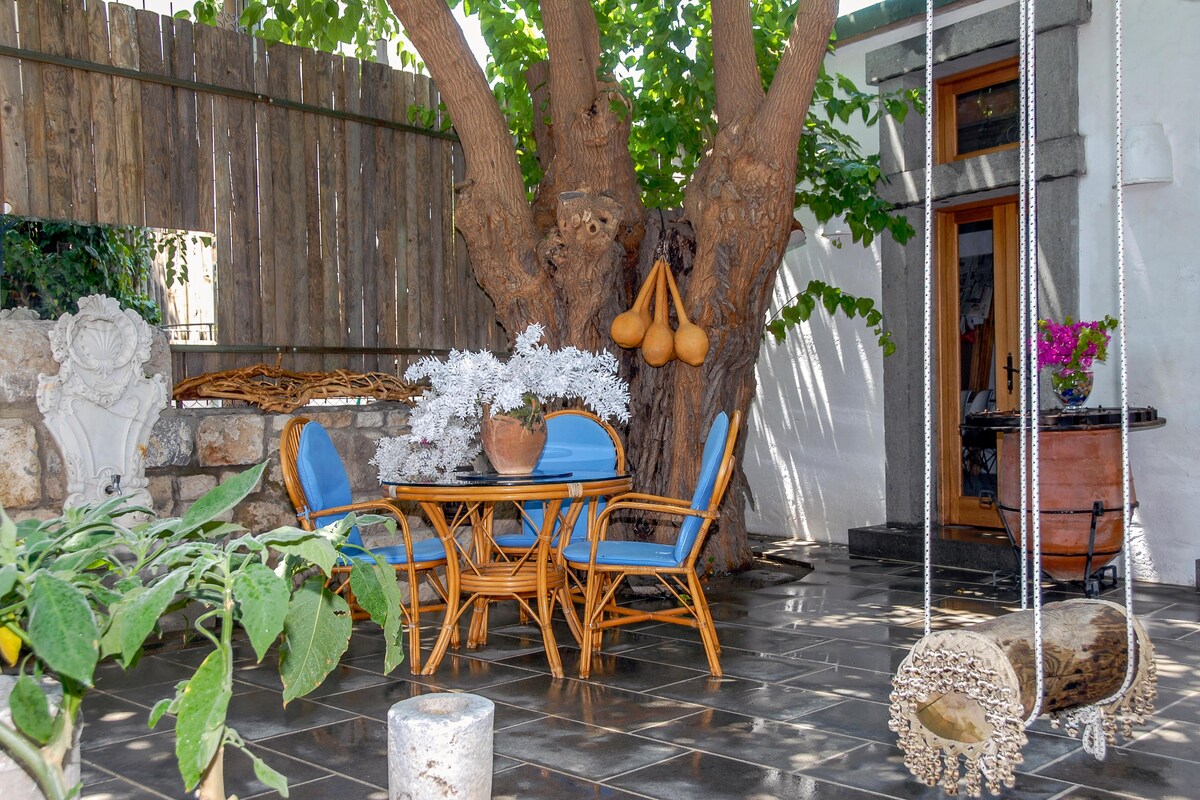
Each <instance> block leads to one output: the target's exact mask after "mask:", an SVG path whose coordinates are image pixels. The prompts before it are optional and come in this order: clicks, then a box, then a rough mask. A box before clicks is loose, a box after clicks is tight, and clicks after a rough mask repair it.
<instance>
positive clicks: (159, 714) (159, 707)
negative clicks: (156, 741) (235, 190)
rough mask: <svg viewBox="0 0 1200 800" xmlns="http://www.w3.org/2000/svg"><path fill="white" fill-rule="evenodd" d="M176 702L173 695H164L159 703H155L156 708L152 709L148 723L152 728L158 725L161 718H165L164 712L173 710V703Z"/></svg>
mask: <svg viewBox="0 0 1200 800" xmlns="http://www.w3.org/2000/svg"><path fill="white" fill-rule="evenodd" d="M174 702H175V699H174V698H173V697H164V698H163V699H162V700H159V701H158V702H157V703H155V704H154V708H152V709H150V720H149V722H148V725H149V726H150V727H151V728H154V727H157V725H158V722H159V720H161V719H162V718H163V715H164V714H166V713H167V712H168V711H170V710H171V704H172V703H174Z"/></svg>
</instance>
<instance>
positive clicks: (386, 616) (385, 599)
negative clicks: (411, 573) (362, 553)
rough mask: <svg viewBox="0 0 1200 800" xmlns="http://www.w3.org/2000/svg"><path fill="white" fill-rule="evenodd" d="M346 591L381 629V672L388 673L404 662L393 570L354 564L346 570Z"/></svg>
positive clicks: (399, 599) (377, 564) (401, 621)
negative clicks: (382, 657)
mask: <svg viewBox="0 0 1200 800" xmlns="http://www.w3.org/2000/svg"><path fill="white" fill-rule="evenodd" d="M350 588H351V589H352V590H353V591H354V597H355V599H356V600H358V604H359V605H360V606H362V608H363V609H364V610H365V611H366V612H367V613H368V614H370V615H371V619H372V620H374V621H375V623H376V624H377V625H379V627H381V628H383V638H384V641H385V642H386V651H385V653H384V659H383V671H384V673H385V674H386V673H389V672H391V671H392V670H394V669H395V668H396V667H398V666H400V663H401V662H402V661H404V619H403V616H402V614H401V611H400V608H401V606H402V605H403V603H404V600H403V598H402V597H401V596H400V587H399V586H398V585H397V584H396V569H395V568H394V567H392V566H391V565H390V564H383V563H380V562H378V561H375V562H371V563H367V562H362V561H356V562H355V564H354V566H353V567H351V569H350Z"/></svg>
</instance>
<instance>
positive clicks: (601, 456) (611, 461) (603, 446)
mask: <svg viewBox="0 0 1200 800" xmlns="http://www.w3.org/2000/svg"><path fill="white" fill-rule="evenodd" d="M616 468H617V448H616V447H615V446H614V445H613V440H612V437H610V436H609V435H608V431H607V430H605V429H604V426H602V425H600V424H599V423H597V422H596V421H595V420H594V419H592V418H591V417H585V416H583V415H582V414H559V415H557V416H554V417H550V418H549V419H548V420H546V449H545V450H543V451H542V457H541V458H540V459H538V463H537V466H536V467H535V469H536V470H537V471H539V472H612V471H613V470H615V469H616ZM588 502H589V501H587V500H584V501H583V504H584V505H583V508H581V509H580V510H579V518H578V519H577V520H576V522H575V527H574V529H572V532H571V536H572V537H576V536H578V537H583V536H586V535H587V525H588ZM604 505H605V503H604V500H600V501H599V503H598V505H597V510H596V513H600V512H601V511H603V510H604ZM545 506H546V504H545V502H544V501H542V500H531V501H529V502H527V503H525V505H524V508H525V513H526V514H528V515H529V518H528V519H526V520H525V525H524V528H523V533H522V536H523V538H524V539H527V540H528V546H532V545H533V539H535V538H536V537H537V532H538V528H537V527H535V526H539V527H540V526H541V524H542V521H543V519H544V514H545ZM570 507H571V501H570V500H564V501H563V504H562V507H561V513H562V514H564V515H565V514H566V513H567V511H568V509H570ZM557 538H558V537H557V532H556V534H555V539H557ZM515 543H516V540H515V538H514V544H515Z"/></svg>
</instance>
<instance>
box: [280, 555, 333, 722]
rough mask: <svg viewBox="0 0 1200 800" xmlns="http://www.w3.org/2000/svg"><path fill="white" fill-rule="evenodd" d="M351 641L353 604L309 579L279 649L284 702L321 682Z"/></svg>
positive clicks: (293, 606)
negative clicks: (349, 604) (351, 611)
mask: <svg viewBox="0 0 1200 800" xmlns="http://www.w3.org/2000/svg"><path fill="white" fill-rule="evenodd" d="M349 644H350V606H348V605H347V604H346V601H345V600H344V599H343V598H341V597H340V596H338V595H335V594H334V593H333V592H331V591H329V590H328V589H327V588H325V580H324V579H323V578H321V577H313V578H309V579H308V580H307V581H306V582H305V583H304V585H303V586H301V587H300V589H299V590H297V591H296V593H295V594H294V595H293V596H292V602H291V604H290V605H289V607H288V614H287V619H286V620H285V621H284V624H283V645H282V646H280V648H279V677H280V678H282V680H283V702H284V705H287V703H289V702H291V701H292V700H295V699H296V698H297V697H302V696H304V695H306V694H308V693H309V692H311V691H312V690H313V689H316V688H317V687H318V686H320V685H321V682H322V681H324V680H325V678H326V676H327V675H329V673H330V672H331V671H333V668H334V667H335V666H337V663H338V661H339V660H340V659H341V657H342V654H343V653H345V652H346V647H347V645H349Z"/></svg>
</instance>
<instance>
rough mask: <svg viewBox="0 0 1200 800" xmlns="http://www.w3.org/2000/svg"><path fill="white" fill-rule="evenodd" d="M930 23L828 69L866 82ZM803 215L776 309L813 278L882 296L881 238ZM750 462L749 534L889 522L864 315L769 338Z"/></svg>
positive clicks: (753, 416)
mask: <svg viewBox="0 0 1200 800" xmlns="http://www.w3.org/2000/svg"><path fill="white" fill-rule="evenodd" d="M1004 4H1005V2H1003V0H985V1H984V2H980V3H976V4H974V5H970V6H968V7H966V8H959V9H954V10H952V11H948V12H945V13H941V14H939V15H938V26H939V27H940V26H942V25H948V24H951V23H953V22H957V21H960V20H962V19H964V18H966V17H969V16H974V15H975V14H980V13H983V12H985V11H991V10H992V9H994V8H999V7H1000V6H1002V5H1004ZM922 24H923V23H922V22H921V20H918V21H917V22H914V23H910V24H907V25H903V26H900V27H898V28H895V29H892V30H887V31H883V32H881V33H878V34H875V35H873V36H870V37H868V38H866V39H863V40H859V41H855V42H850V43H847V44H844V45H842V46H841V47H839V48H838V50H837V53H836V54H834V55H833V56H830V57H829V58H827V59H826V63H825V66H826V69H828V70H830V71H831V72H840V73H842V74H844V75H848V76H849V77H851V78H852V79H853V80H854V81H855V83H857V84H858V86H859V88H860V89H867V88H869V87H868V84H867V80H866V64H865V59H866V53H867V52H869V51H871V50H876V49H878V48H880V47H884V46H886V45H889V44H893V43H895V42H899V41H902V40H904V39H908V38H911V37H913V36H919V35H920V34H921V31H922ZM849 131H850V133H851V134H852V135H854V136H855V137H856V138H857V139H858V141H859V143H860V144H861V145H862V149H863V151H864V152H868V153H872V152H878V150H879V133H878V129H876V128H867V127H866V126H864V125H863V124H861V122H860V121H858V120H857V119H856V120H854V121H853V122H852V124H851V125H850V126H849ZM801 223H802V224H803V225H804V227H805V230H806V231H807V232H808V241H807V242H806V243H805V244H804V245H802V246H800V247H793V248H791V249H790V250H789V251H788V253H787V255H786V256H785V258H784V262H783V267H782V268H781V269H780V271H779V278H778V281H777V282H776V286H775V306H774V307H775V308H778V307H779V306H780V305H782V304H783V303H784V302H786V301H787V300H788V299H789V298H791V297H792V296H794V295H795V294H796V292H797V291H799V290H800V289H803V288H804V287H805V286H806V285H807V284H808V282H809V281H810V280H812V279H813V278H816V279H818V280H822V281H826V282H827V283H831V284H833V285H835V286H838V287H840V288H842V289H844V290H845V291H847V292H850V293H851V294H856V295H866V296H867V297H871V298H874V299H875V300H876V301H877V302H878V301H879V300H880V288H881V279H880V264H879V248H878V245H874V246H872V247H871V248H870V249H864V248H863V247H861V246H860V245H857V244H853V243H851V242H850V241H849V240H848V239H847V241H846V243H845V245H844V246H843V247H842V248H841V249H840V250H839V249H837V248H835V247H833V246H832V245H831V244H830V242H829V241H828V240H827V239H825V238H824V237H823V236H821V234H820V228H819V227H818V226H817V225H816V222H815V220H814V219H813V218H812V217H811V216H802V218H801ZM744 465H745V469H746V476H747V478H748V480H749V482H750V488H751V491H752V492H753V495H754V505H753V506H752V507H750V508H748V509H747V512H746V524H747V527H748V528H749V529H750V530H751V531H755V532H761V533H767V534H771V535H780V534H782V535H784V536H787V537H790V538H796V539H813V540H817V541H823V542H839V543H845V542H846V540H847V538H848V537H847V531H848V530H849V529H850V528H852V527H857V526H861V525H874V524H878V523H882V522H883V521H884V466H885V459H884V450H883V354H882V352H881V351H880V349H879V346H878V344H876V341H875V336H874V334H873V333H872V332H871V329H869V328H867V327H866V326H865V324H864V323H863V321H862V320H860V319H853V320H848V319H846V318H845V317H844V316H842V315H841V314H839V315H838V316H837V317H836V318H831V317H830V316H829V315H828V314H826V313H825V312H824V311H823V310H818V311H815V312H814V313H813V315H812V318H811V319H810V320H809V322H808V323H806V324H804V325H802V326H801V327H799V328H797V329H793V332H792V333H791V334H790V335H789V337H788V340H787V341H786V342H784V343H783V344H778V345H777V344H775V343H774V341H771V340H769V337H768V341H766V342H765V343H764V344H763V347H762V350H760V351H759V359H758V394H757V396H756V397H755V400H754V403H753V405H752V407H751V413H750V426H749V431H748V433H747V440H746V459H745V462H744Z"/></svg>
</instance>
